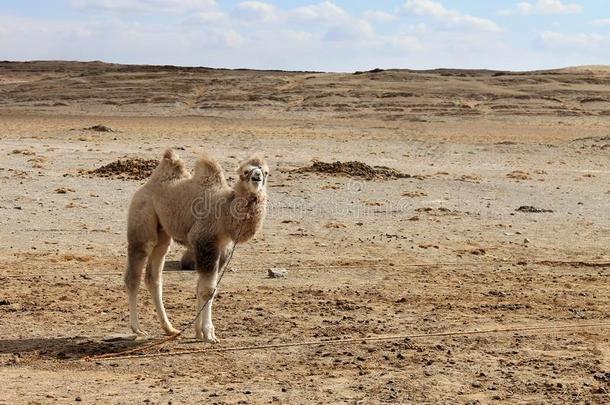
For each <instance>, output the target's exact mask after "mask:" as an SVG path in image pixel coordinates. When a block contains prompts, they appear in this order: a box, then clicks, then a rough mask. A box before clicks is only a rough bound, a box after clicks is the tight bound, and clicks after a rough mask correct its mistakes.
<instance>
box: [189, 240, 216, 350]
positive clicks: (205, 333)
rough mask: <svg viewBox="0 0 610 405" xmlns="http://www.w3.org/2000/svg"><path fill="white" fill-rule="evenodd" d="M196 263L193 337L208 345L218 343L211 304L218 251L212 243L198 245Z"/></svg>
mask: <svg viewBox="0 0 610 405" xmlns="http://www.w3.org/2000/svg"><path fill="white" fill-rule="evenodd" d="M195 257H196V262H197V272H198V273H199V278H198V280H197V314H198V315H197V319H196V320H195V337H196V338H197V339H200V340H203V341H205V342H208V343H218V339H217V338H216V334H215V331H214V324H213V323H212V304H213V302H214V296H215V295H216V283H217V281H218V268H219V267H218V266H219V261H220V251H219V249H218V248H217V246H216V245H215V244H214V243H198V244H197V247H196V251H195Z"/></svg>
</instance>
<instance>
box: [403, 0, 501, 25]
mask: <svg viewBox="0 0 610 405" xmlns="http://www.w3.org/2000/svg"><path fill="white" fill-rule="evenodd" d="M405 9H406V10H407V11H408V12H410V13H412V14H415V15H419V16H428V17H432V18H434V19H437V20H439V21H442V22H443V23H445V24H447V25H451V26H463V27H469V28H473V29H476V30H480V31H489V32H499V31H502V29H501V28H500V27H499V26H498V25H497V24H496V23H495V22H493V21H491V20H488V19H486V18H480V17H475V16H472V15H469V14H463V13H461V12H459V11H457V10H450V9H447V8H445V6H443V4H442V3H441V2H438V1H433V0H407V2H406V4H405Z"/></svg>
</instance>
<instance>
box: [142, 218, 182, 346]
mask: <svg viewBox="0 0 610 405" xmlns="http://www.w3.org/2000/svg"><path fill="white" fill-rule="evenodd" d="M170 243H171V237H170V236H169V235H168V234H167V233H166V232H165V231H163V230H160V231H159V233H158V235H157V245H156V246H155V247H154V249H153V251H152V252H151V254H150V257H149V260H148V266H147V267H146V276H145V278H144V280H145V282H146V286H147V287H148V291H150V295H151V297H152V300H153V304H154V305H155V310H156V312H157V317H158V318H159V322H161V327H162V328H163V330H164V331H165V333H166V334H168V335H175V334H177V333H178V330H177V329H175V328H174V327H173V326H172V324H171V323H170V322H169V319H168V318H167V314H166V312H165V307H164V306H163V274H162V272H163V266H164V264H165V255H166V254H167V251H168V249H169V245H170Z"/></svg>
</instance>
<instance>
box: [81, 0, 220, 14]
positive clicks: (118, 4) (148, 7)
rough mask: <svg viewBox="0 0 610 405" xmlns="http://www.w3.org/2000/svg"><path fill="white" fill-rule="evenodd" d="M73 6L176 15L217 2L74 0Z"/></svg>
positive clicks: (209, 0)
mask: <svg viewBox="0 0 610 405" xmlns="http://www.w3.org/2000/svg"><path fill="white" fill-rule="evenodd" d="M71 4H72V6H73V7H74V8H76V9H79V10H82V11H88V10H98V11H99V10H103V11H112V12H124V11H137V12H150V11H170V12H176V13H185V12H188V11H193V10H211V9H213V8H214V7H216V5H217V4H216V0H72V1H71Z"/></svg>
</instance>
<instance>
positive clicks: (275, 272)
mask: <svg viewBox="0 0 610 405" xmlns="http://www.w3.org/2000/svg"><path fill="white" fill-rule="evenodd" d="M267 274H268V275H269V278H285V277H286V276H287V275H288V270H286V269H284V268H279V267H274V268H271V269H269V270H267Z"/></svg>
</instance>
